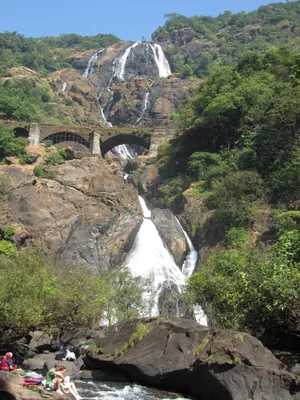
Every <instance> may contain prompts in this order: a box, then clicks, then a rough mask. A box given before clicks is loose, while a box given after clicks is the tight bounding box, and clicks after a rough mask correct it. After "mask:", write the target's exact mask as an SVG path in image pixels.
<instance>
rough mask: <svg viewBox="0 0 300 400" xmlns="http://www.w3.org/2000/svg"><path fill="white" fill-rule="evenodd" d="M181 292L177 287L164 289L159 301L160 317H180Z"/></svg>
mask: <svg viewBox="0 0 300 400" xmlns="http://www.w3.org/2000/svg"><path fill="white" fill-rule="evenodd" d="M178 298H179V292H178V288H177V286H176V285H172V287H165V288H164V289H162V291H161V293H160V295H159V299H158V309H159V315H160V316H161V317H163V318H169V317H177V316H178Z"/></svg>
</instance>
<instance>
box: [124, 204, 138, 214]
mask: <svg viewBox="0 0 300 400" xmlns="http://www.w3.org/2000/svg"><path fill="white" fill-rule="evenodd" d="M124 210H125V211H129V212H131V211H136V207H134V206H132V205H131V204H127V205H126V206H124Z"/></svg>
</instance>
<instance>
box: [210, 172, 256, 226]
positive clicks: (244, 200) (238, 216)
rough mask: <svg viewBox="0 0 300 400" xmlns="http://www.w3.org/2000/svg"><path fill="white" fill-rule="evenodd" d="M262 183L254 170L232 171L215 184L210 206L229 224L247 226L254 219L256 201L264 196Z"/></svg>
mask: <svg viewBox="0 0 300 400" xmlns="http://www.w3.org/2000/svg"><path fill="white" fill-rule="evenodd" d="M262 183H263V181H262V179H261V178H260V176H259V175H258V173H257V172H254V171H238V172H233V173H230V174H228V175H227V176H226V177H225V178H224V179H223V180H221V181H220V182H218V183H217V184H216V185H215V187H214V188H213V190H212V192H211V194H210V196H209V198H208V201H207V203H208V206H209V207H211V208H215V209H216V210H217V214H218V216H219V217H220V218H221V219H223V220H225V221H226V222H227V223H228V224H230V225H237V226H246V225H248V224H249V223H250V222H251V220H252V215H253V209H254V207H253V206H254V204H255V202H256V201H257V200H258V199H259V198H261V197H262V196H263V190H262Z"/></svg>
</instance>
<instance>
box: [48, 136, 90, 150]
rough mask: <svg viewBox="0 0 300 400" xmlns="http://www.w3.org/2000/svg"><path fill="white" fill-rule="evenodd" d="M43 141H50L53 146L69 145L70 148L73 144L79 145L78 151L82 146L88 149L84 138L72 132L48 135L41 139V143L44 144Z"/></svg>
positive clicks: (87, 143)
mask: <svg viewBox="0 0 300 400" xmlns="http://www.w3.org/2000/svg"><path fill="white" fill-rule="evenodd" d="M45 140H51V142H52V143H53V144H58V143H65V144H70V145H71V146H72V144H73V143H76V144H77V145H79V148H78V150H81V149H82V146H84V147H87V148H88V149H89V142H88V141H87V140H86V139H85V138H84V137H82V136H80V135H78V134H77V133H73V132H55V133H51V134H50V135H47V136H45V137H44V138H43V139H42V142H44V141H45ZM84 147H83V148H84Z"/></svg>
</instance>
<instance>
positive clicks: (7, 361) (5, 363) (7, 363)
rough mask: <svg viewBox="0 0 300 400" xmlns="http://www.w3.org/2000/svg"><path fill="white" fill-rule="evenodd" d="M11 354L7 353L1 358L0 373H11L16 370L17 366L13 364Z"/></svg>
mask: <svg viewBox="0 0 300 400" xmlns="http://www.w3.org/2000/svg"><path fill="white" fill-rule="evenodd" d="M12 357H13V353H11V352H8V353H6V354H5V356H4V357H3V358H2V360H1V363H0V370H1V371H13V370H15V369H18V366H17V365H16V364H14V362H13V360H12Z"/></svg>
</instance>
